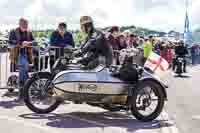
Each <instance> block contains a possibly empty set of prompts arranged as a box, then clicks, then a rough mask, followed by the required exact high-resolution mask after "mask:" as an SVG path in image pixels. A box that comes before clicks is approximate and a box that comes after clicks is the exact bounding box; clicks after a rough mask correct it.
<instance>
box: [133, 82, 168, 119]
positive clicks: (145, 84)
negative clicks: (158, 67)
mask: <svg viewBox="0 0 200 133" xmlns="http://www.w3.org/2000/svg"><path fill="white" fill-rule="evenodd" d="M145 87H150V88H151V89H152V90H153V91H154V93H155V96H157V97H158V103H157V106H156V108H155V110H154V111H153V112H152V113H150V114H149V115H144V114H142V113H141V112H140V111H141V110H142V109H139V108H140V107H137V104H138V102H137V98H138V95H139V93H140V91H141V90H142V89H144V88H145ZM145 100H146V99H145ZM147 100H148V99H147ZM151 100H153V99H151ZM142 102H144V101H142ZM164 102H165V100H164V94H163V92H162V91H161V88H160V85H159V84H157V83H155V82H153V81H145V82H143V83H141V84H140V85H139V86H138V88H137V89H136V90H135V91H134V92H133V96H132V97H131V101H130V103H131V112H132V114H133V116H134V117H135V118H136V119H137V120H139V121H142V122H149V121H152V120H154V119H156V118H157V117H158V116H159V115H160V113H161V112H162V109H163V107H164ZM150 103H152V101H151V102H150ZM140 104H141V103H140ZM143 104H144V103H143ZM147 106H150V105H147ZM144 111H145V109H144Z"/></svg>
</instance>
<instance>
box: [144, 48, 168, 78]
mask: <svg viewBox="0 0 200 133" xmlns="http://www.w3.org/2000/svg"><path fill="white" fill-rule="evenodd" d="M144 67H147V68H149V69H150V70H151V71H153V72H154V73H155V74H157V75H162V74H163V73H165V72H166V71H167V70H168V69H169V64H168V62H167V61H166V60H165V59H164V58H163V57H161V56H159V55H157V54H156V53H154V52H151V53H150V55H149V57H148V58H147V60H146V62H145V64H144Z"/></svg>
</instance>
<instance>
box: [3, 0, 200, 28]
mask: <svg viewBox="0 0 200 133" xmlns="http://www.w3.org/2000/svg"><path fill="white" fill-rule="evenodd" d="M190 1H191V2H189V3H190V4H189V5H190V8H189V15H190V19H191V23H192V27H196V26H198V24H200V16H199V14H200V8H199V7H200V0H190ZM184 3H185V2H184V0H0V18H1V20H0V27H1V28H3V27H4V28H5V27H10V26H14V25H16V24H17V20H18V19H19V18H20V17H21V16H23V17H27V18H29V20H30V24H31V25H32V28H39V26H43V27H47V26H49V27H51V25H56V24H57V23H58V22H59V21H66V22H67V23H68V25H69V28H70V29H74V28H79V18H80V16H82V15H90V16H92V17H93V19H94V20H95V24H96V25H98V26H101V27H103V26H111V25H132V24H134V25H136V26H142V27H147V28H151V29H158V30H163V31H168V30H171V29H173V30H177V31H183V27H184V17H185V6H184ZM39 24H40V25H39Z"/></svg>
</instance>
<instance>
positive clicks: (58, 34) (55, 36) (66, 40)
mask: <svg viewBox="0 0 200 133" xmlns="http://www.w3.org/2000/svg"><path fill="white" fill-rule="evenodd" d="M50 45H51V46H55V47H58V48H56V49H55V51H56V52H55V58H51V59H50V65H51V67H52V66H53V64H54V62H55V60H54V59H58V58H59V57H60V56H64V47H67V46H71V47H75V45H74V39H73V36H72V34H71V33H70V32H68V31H67V25H66V24H65V23H63V22H62V23H59V25H58V28H57V30H56V31H54V32H53V33H52V35H51V38H50Z"/></svg>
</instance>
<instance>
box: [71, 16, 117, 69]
mask: <svg viewBox="0 0 200 133" xmlns="http://www.w3.org/2000/svg"><path fill="white" fill-rule="evenodd" d="M80 26H81V30H82V31H83V32H85V33H86V34H87V38H86V39H85V41H84V43H83V44H82V45H81V46H80V50H79V51H77V52H75V56H83V58H82V59H80V60H79V61H78V63H80V64H83V65H84V66H85V69H93V68H96V67H97V66H98V65H99V64H105V65H106V66H107V67H109V66H110V65H111V64H112V60H113V52H112V48H111V47H110V46H109V45H108V43H107V41H106V38H105V36H104V34H103V33H102V32H101V31H99V30H97V29H95V28H94V24H93V20H92V18H91V17H90V16H82V17H81V19H80Z"/></svg>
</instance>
